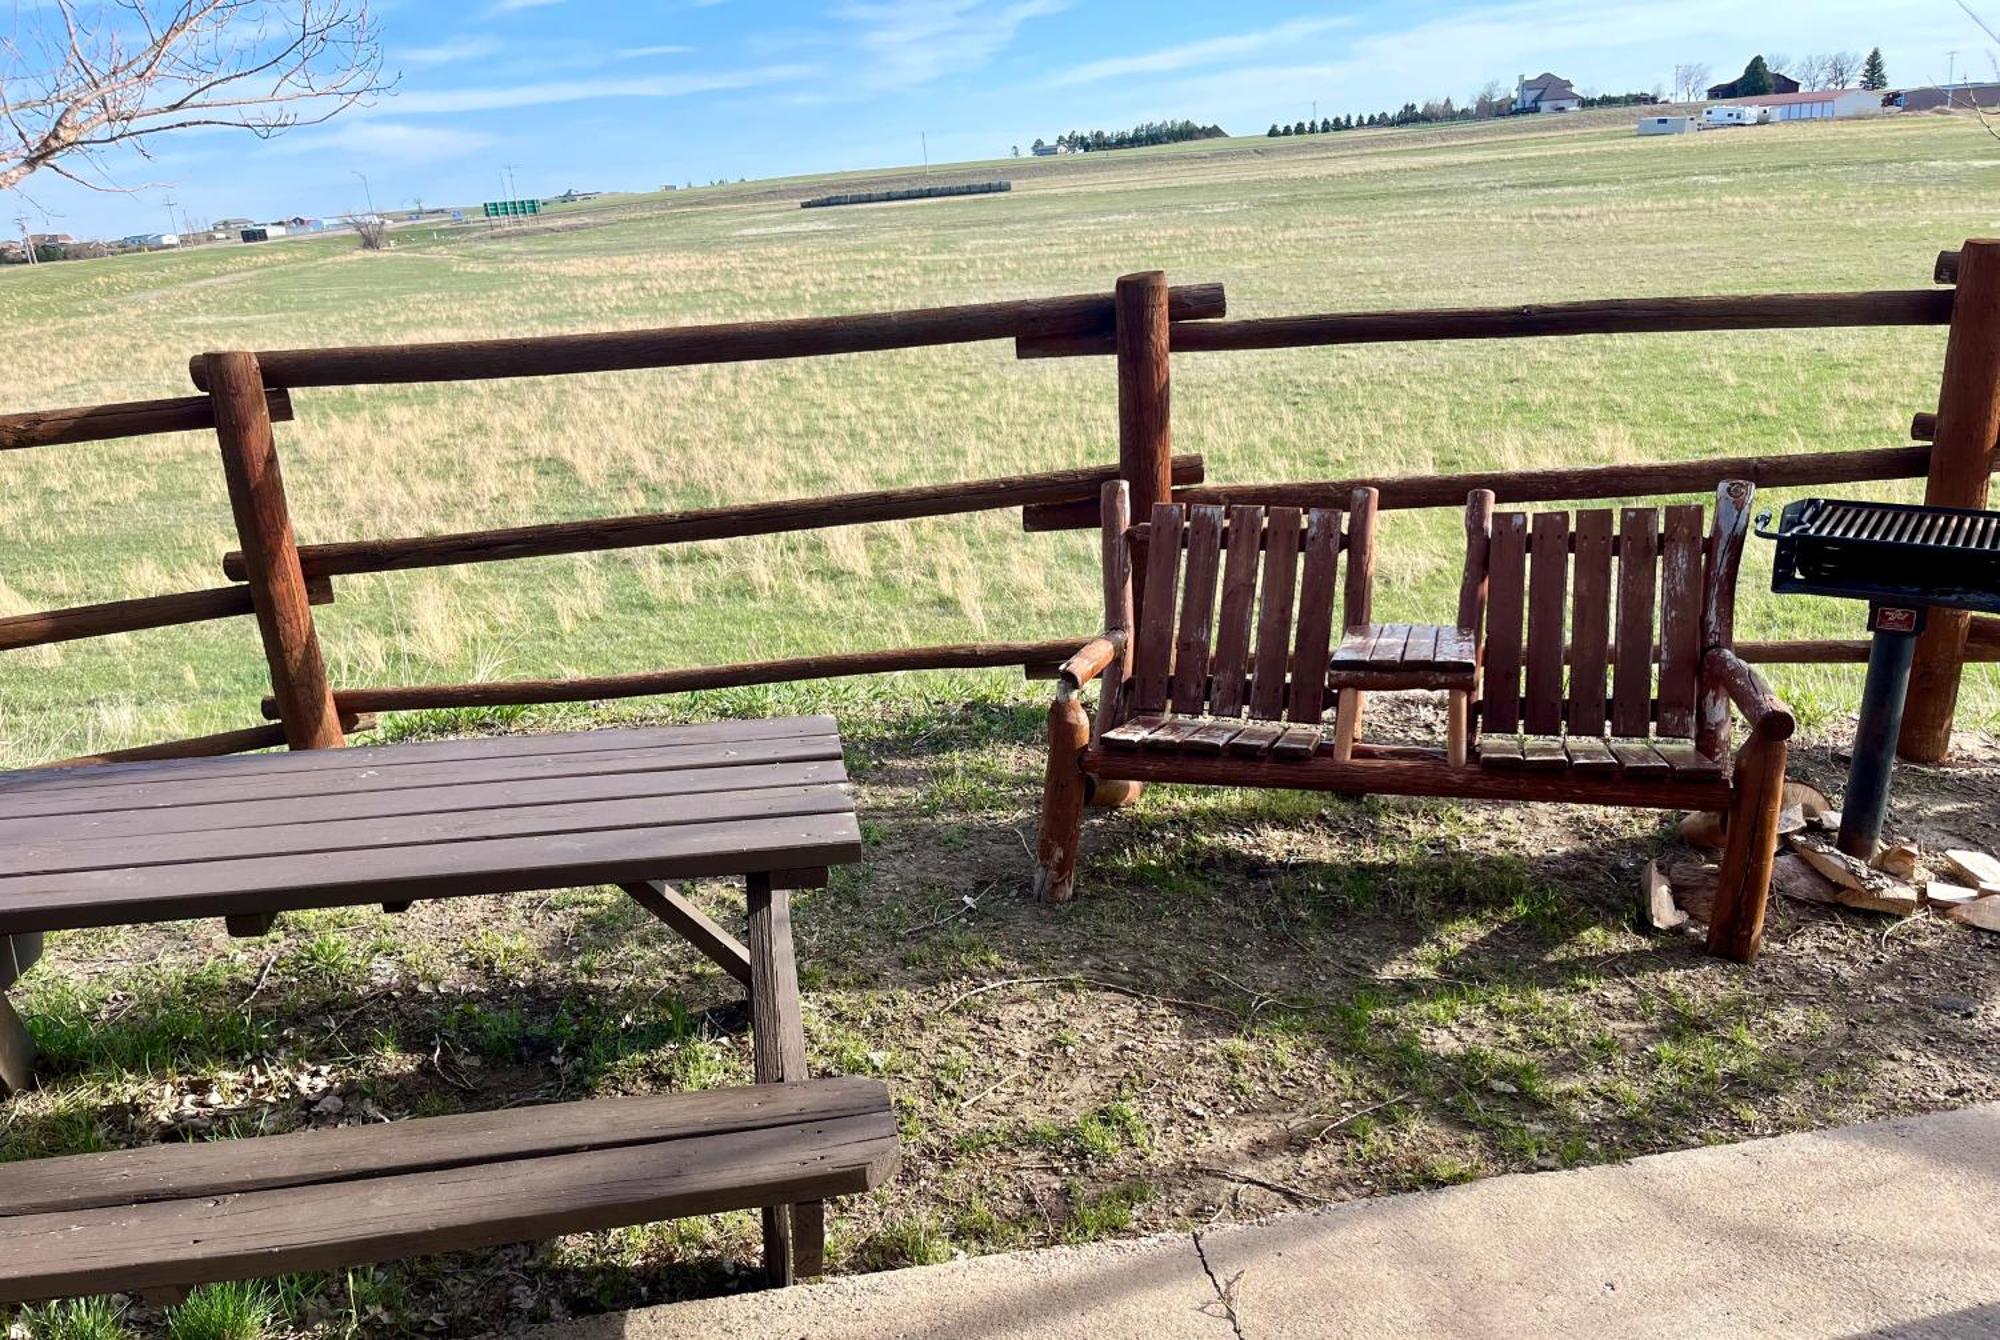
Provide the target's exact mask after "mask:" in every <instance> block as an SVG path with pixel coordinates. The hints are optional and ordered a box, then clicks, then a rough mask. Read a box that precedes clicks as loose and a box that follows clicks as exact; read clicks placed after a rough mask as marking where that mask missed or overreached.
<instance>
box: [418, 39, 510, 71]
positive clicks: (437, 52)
mask: <svg viewBox="0 0 2000 1340" xmlns="http://www.w3.org/2000/svg"><path fill="white" fill-rule="evenodd" d="M499 50H500V40H499V39H498V38H496V37H493V36H490V35H488V34H485V33H480V34H477V35H474V36H467V37H452V38H447V39H446V40H445V41H442V42H439V43H437V44H436V45H435V46H427V47H404V48H402V49H401V50H399V51H397V52H396V59H397V60H398V61H400V62H401V63H402V64H404V65H456V64H457V63H459V62H460V61H468V60H479V59H481V58H482V57H486V56H491V55H493V54H495V53H496V52H498V51H499Z"/></svg>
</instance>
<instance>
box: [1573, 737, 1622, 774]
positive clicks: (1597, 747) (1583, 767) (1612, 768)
mask: <svg viewBox="0 0 2000 1340" xmlns="http://www.w3.org/2000/svg"><path fill="white" fill-rule="evenodd" d="M1563 748H1565V749H1566V750H1568V751H1569V765H1570V767H1571V768H1572V769H1573V770H1575V771H1577V772H1581V773H1591V772H1606V773H1615V772H1617V771H1618V757H1617V755H1615V754H1613V753H1612V752H1611V747H1610V746H1609V745H1608V744H1606V743H1605V742H1604V740H1603V738H1602V737H1600V736H1596V735H1569V736H1566V737H1564V739H1563Z"/></svg>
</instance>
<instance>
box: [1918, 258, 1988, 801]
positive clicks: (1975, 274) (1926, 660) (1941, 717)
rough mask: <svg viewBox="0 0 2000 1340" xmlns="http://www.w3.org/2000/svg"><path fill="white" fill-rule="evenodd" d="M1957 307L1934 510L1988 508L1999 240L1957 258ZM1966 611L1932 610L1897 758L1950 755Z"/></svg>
mask: <svg viewBox="0 0 2000 1340" xmlns="http://www.w3.org/2000/svg"><path fill="white" fill-rule="evenodd" d="M1953 277H1954V280H1955V282H1956V283H1957V289H1956V290H1955V293H1956V300H1957V305H1956V307H1955V308H1954V310H1953V312H1952V318H1951V333H1950V335H1949V336H1948V337H1947V338H1946V341H1945V349H1944V371H1943V374H1942V376H1941V379H1940V382H1939V387H1938V407H1937V418H1936V420H1935V423H1934V425H1933V435H1934V442H1933V446H1932V449H1931V471H1930V479H1929V482H1928V483H1927V484H1926V485H1925V487H1924V501H1925V502H1926V503H1927V504H1929V505H1931V506H1933V507H1981V508H1983V507H1985V506H1986V500H1987V493H1988V490H1989V488H1990V485H1991V482H1992V474H1993V468H1994V465H1995V464H1996V457H1995V442H1996V440H2000V240H1995V239H1991V238H1983V239H1975V240H1971V241H1968V242H1966V243H1965V245H1964V246H1962V247H1961V248H1959V251H1958V265H1957V270H1956V272H1955V274H1954V276H1953ZM1970 618H1971V616H1970V615H1968V614H1967V613H1966V612H1965V611H1963V610H1943V609H1937V610H1932V611H1931V614H1930V618H1929V619H1928V621H1927V622H1926V624H1925V627H1924V631H1923V632H1922V633H1920V634H1919V635H1918V636H1917V647H1916V655H1915V659H1914V661H1913V662H1912V664H1911V667H1910V687H1909V694H1908V697H1907V705H1906V706H1905V707H1904V709H1903V726H1902V732H1901V734H1900V736H1899V737H1898V739H1897V746H1896V749H1897V753H1898V754H1899V755H1900V756H1901V757H1902V758H1904V759H1906V760H1908V761H1910V762H1913V763H1936V762H1939V761H1941V760H1942V759H1943V758H1944V757H1945V755H1946V754H1947V753H1949V752H1950V749H1951V725H1952V720H1953V718H1954V716H1955V715H1956V713H1957V710H1958V689H1959V682H1960V680H1961V679H1962V678H1963V675H1964V667H1965V640H1966V629H1967V627H1968V624H1969V620H1970Z"/></svg>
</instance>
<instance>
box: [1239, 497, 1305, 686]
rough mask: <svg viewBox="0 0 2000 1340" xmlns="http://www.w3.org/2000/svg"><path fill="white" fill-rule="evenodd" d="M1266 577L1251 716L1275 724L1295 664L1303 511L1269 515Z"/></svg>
mask: <svg viewBox="0 0 2000 1340" xmlns="http://www.w3.org/2000/svg"><path fill="white" fill-rule="evenodd" d="M1264 516H1265V528H1266V534H1267V537H1268V538H1267V539H1266V541H1265V544H1264V575H1263V584H1262V592H1261V599H1260V601H1259V604H1258V610H1257V654H1256V663H1255V665H1254V666H1253V667H1252V670H1251V676H1250V715H1251V716H1253V717H1255V718H1257V719H1258V720H1259V721H1275V720H1277V719H1278V717H1280V716H1282V715H1283V714H1284V710H1285V683H1286V669H1287V667H1288V665H1289V664H1290V660H1291V642H1292V609H1293V601H1294V599H1295V598H1296V594H1297V586H1298V565H1299V510H1298V509H1297V508H1296V507H1273V508H1270V509H1269V510H1268V511H1266V512H1265V514H1264Z"/></svg>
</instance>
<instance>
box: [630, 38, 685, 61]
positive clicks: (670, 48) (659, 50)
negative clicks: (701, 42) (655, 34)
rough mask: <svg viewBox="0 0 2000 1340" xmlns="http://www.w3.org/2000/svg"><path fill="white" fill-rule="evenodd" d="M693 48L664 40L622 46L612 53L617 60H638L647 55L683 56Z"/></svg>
mask: <svg viewBox="0 0 2000 1340" xmlns="http://www.w3.org/2000/svg"><path fill="white" fill-rule="evenodd" d="M693 50H694V48H693V47H683V46H676V45H674V44H673V43H672V42H664V43H662V44H660V45H659V46H651V47H624V48H622V49H620V50H619V51H617V52H615V53H614V54H615V55H616V56H617V58H618V59H619V60H640V59H643V58H644V57H647V56H685V55H686V54H687V53H688V52H690V51H693Z"/></svg>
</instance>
